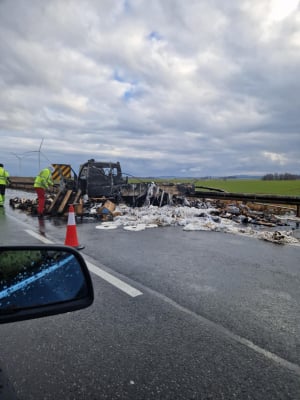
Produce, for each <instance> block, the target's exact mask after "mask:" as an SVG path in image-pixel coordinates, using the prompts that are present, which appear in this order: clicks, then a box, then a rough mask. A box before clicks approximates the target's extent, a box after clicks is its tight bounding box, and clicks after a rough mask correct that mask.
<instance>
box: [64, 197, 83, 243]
mask: <svg viewBox="0 0 300 400" xmlns="http://www.w3.org/2000/svg"><path fill="white" fill-rule="evenodd" d="M65 245H66V246H71V247H75V248H76V249H77V250H81V249H84V246H81V245H80V244H79V242H78V237H77V228H76V219H75V211H74V207H73V205H72V204H71V205H70V206H69V215H68V224H67V232H66V238H65Z"/></svg>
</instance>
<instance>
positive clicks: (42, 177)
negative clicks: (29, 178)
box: [33, 166, 53, 217]
mask: <svg viewBox="0 0 300 400" xmlns="http://www.w3.org/2000/svg"><path fill="white" fill-rule="evenodd" d="M52 170H53V168H52V167H51V166H50V167H47V168H44V169H42V170H41V171H40V173H39V174H38V175H37V177H36V178H35V180H34V184H33V187H34V188H35V191H36V194H37V197H38V209H37V213H38V217H42V216H43V214H44V209H45V192H46V190H47V189H48V187H49V186H53V180H52Z"/></svg>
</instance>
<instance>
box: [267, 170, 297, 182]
mask: <svg viewBox="0 0 300 400" xmlns="http://www.w3.org/2000/svg"><path fill="white" fill-rule="evenodd" d="M261 179H262V180H263V181H295V180H297V179H300V175H295V174H289V173H288V172H285V173H284V174H277V173H275V174H266V175H264V176H263V177H262V178H261Z"/></svg>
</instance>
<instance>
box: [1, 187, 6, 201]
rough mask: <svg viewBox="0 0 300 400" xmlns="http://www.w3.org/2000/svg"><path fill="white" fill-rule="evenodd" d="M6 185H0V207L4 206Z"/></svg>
mask: <svg viewBox="0 0 300 400" xmlns="http://www.w3.org/2000/svg"><path fill="white" fill-rule="evenodd" d="M5 189H6V185H0V205H1V206H2V205H3V204H4V200H5Z"/></svg>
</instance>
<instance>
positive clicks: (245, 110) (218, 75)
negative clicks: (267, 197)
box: [0, 0, 300, 177]
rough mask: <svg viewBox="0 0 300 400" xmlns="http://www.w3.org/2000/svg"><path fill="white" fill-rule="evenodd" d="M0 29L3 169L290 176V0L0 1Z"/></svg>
mask: <svg viewBox="0 0 300 400" xmlns="http://www.w3.org/2000/svg"><path fill="white" fill-rule="evenodd" d="M0 37H1V41H0V51H1V57H0V132H1V157H0V158H1V159H0V162H3V163H4V164H5V167H6V168H7V169H8V170H9V172H10V174H11V175H23V176H32V175H35V174H36V173H37V172H38V169H39V167H45V166H47V165H49V163H50V162H51V163H67V164H71V165H72V167H73V168H74V169H75V170H78V168H79V165H80V164H82V163H83V162H86V161H87V160H88V159H90V158H94V159H96V160H97V161H113V162H115V161H120V162H121V166H122V169H123V171H124V172H125V173H128V174H131V175H134V176H195V177H203V176H224V175H234V174H255V175H257V174H258V175H259V174H265V173H270V172H272V173H273V172H291V173H298V174H299V173H300V4H299V1H298V0H226V1H224V0H213V1H211V0H150V1H149V0H85V1H84V0H0ZM39 150H40V152H39Z"/></svg>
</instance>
